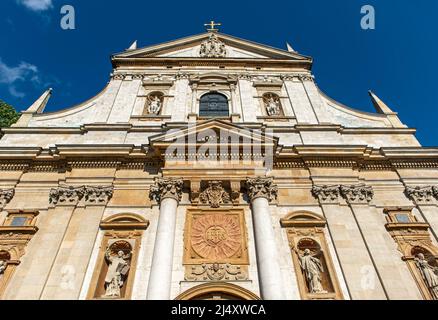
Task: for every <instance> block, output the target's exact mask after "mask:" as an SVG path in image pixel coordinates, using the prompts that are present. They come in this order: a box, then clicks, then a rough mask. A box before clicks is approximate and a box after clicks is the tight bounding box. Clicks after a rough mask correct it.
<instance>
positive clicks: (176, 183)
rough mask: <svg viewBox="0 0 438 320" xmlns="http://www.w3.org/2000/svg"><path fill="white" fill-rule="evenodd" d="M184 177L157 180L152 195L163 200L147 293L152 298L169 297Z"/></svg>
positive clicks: (161, 201)
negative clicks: (182, 178) (177, 214)
mask: <svg viewBox="0 0 438 320" xmlns="http://www.w3.org/2000/svg"><path fill="white" fill-rule="evenodd" d="M182 186H183V181H182V180H181V179H161V178H160V179H157V180H156V183H155V185H153V186H152V187H151V190H150V197H151V198H152V199H154V200H156V201H157V202H158V203H160V216H159V218H158V227H157V235H156V237H155V245H154V253H153V256H152V266H151V273H150V276H149V285H148V292H147V299H148V300H169V299H170V289H171V282H172V269H173V246H174V241H175V226H176V212H177V207H178V202H179V201H180V200H181V195H182Z"/></svg>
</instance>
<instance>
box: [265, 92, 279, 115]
mask: <svg viewBox="0 0 438 320" xmlns="http://www.w3.org/2000/svg"><path fill="white" fill-rule="evenodd" d="M263 100H264V101H265V108H266V113H267V114H268V115H269V116H271V117H272V116H281V106H280V99H279V98H278V96H276V95H273V94H266V95H265V96H264V97H263Z"/></svg>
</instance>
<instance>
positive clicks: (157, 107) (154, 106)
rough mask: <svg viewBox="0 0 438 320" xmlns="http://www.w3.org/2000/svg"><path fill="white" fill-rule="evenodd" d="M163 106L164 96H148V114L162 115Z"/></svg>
mask: <svg viewBox="0 0 438 320" xmlns="http://www.w3.org/2000/svg"><path fill="white" fill-rule="evenodd" d="M162 105H163V96H162V95H160V94H152V95H149V96H148V108H147V111H148V114H154V115H158V114H160V111H161V107H162Z"/></svg>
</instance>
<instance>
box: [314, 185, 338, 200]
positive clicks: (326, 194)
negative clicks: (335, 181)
mask: <svg viewBox="0 0 438 320" xmlns="http://www.w3.org/2000/svg"><path fill="white" fill-rule="evenodd" d="M340 189H341V188H340V186H339V185H334V186H328V185H324V186H313V188H312V194H313V196H314V197H316V198H318V200H319V201H320V202H321V203H337V202H339V195H340V192H341V190H340Z"/></svg>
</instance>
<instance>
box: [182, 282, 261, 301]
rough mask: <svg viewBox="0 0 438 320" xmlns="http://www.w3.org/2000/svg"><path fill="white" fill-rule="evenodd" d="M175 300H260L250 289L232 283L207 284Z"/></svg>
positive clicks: (194, 288) (192, 289)
mask: <svg viewBox="0 0 438 320" xmlns="http://www.w3.org/2000/svg"><path fill="white" fill-rule="evenodd" d="M175 300H260V298H259V297H258V296H257V295H256V294H255V293H253V292H251V291H249V290H248V289H245V288H242V287H240V286H237V285H235V284H232V283H226V282H213V283H205V284H201V285H198V286H195V287H193V288H190V289H188V290H187V291H185V292H183V293H181V294H180V295H179V296H177V297H176V298H175Z"/></svg>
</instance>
